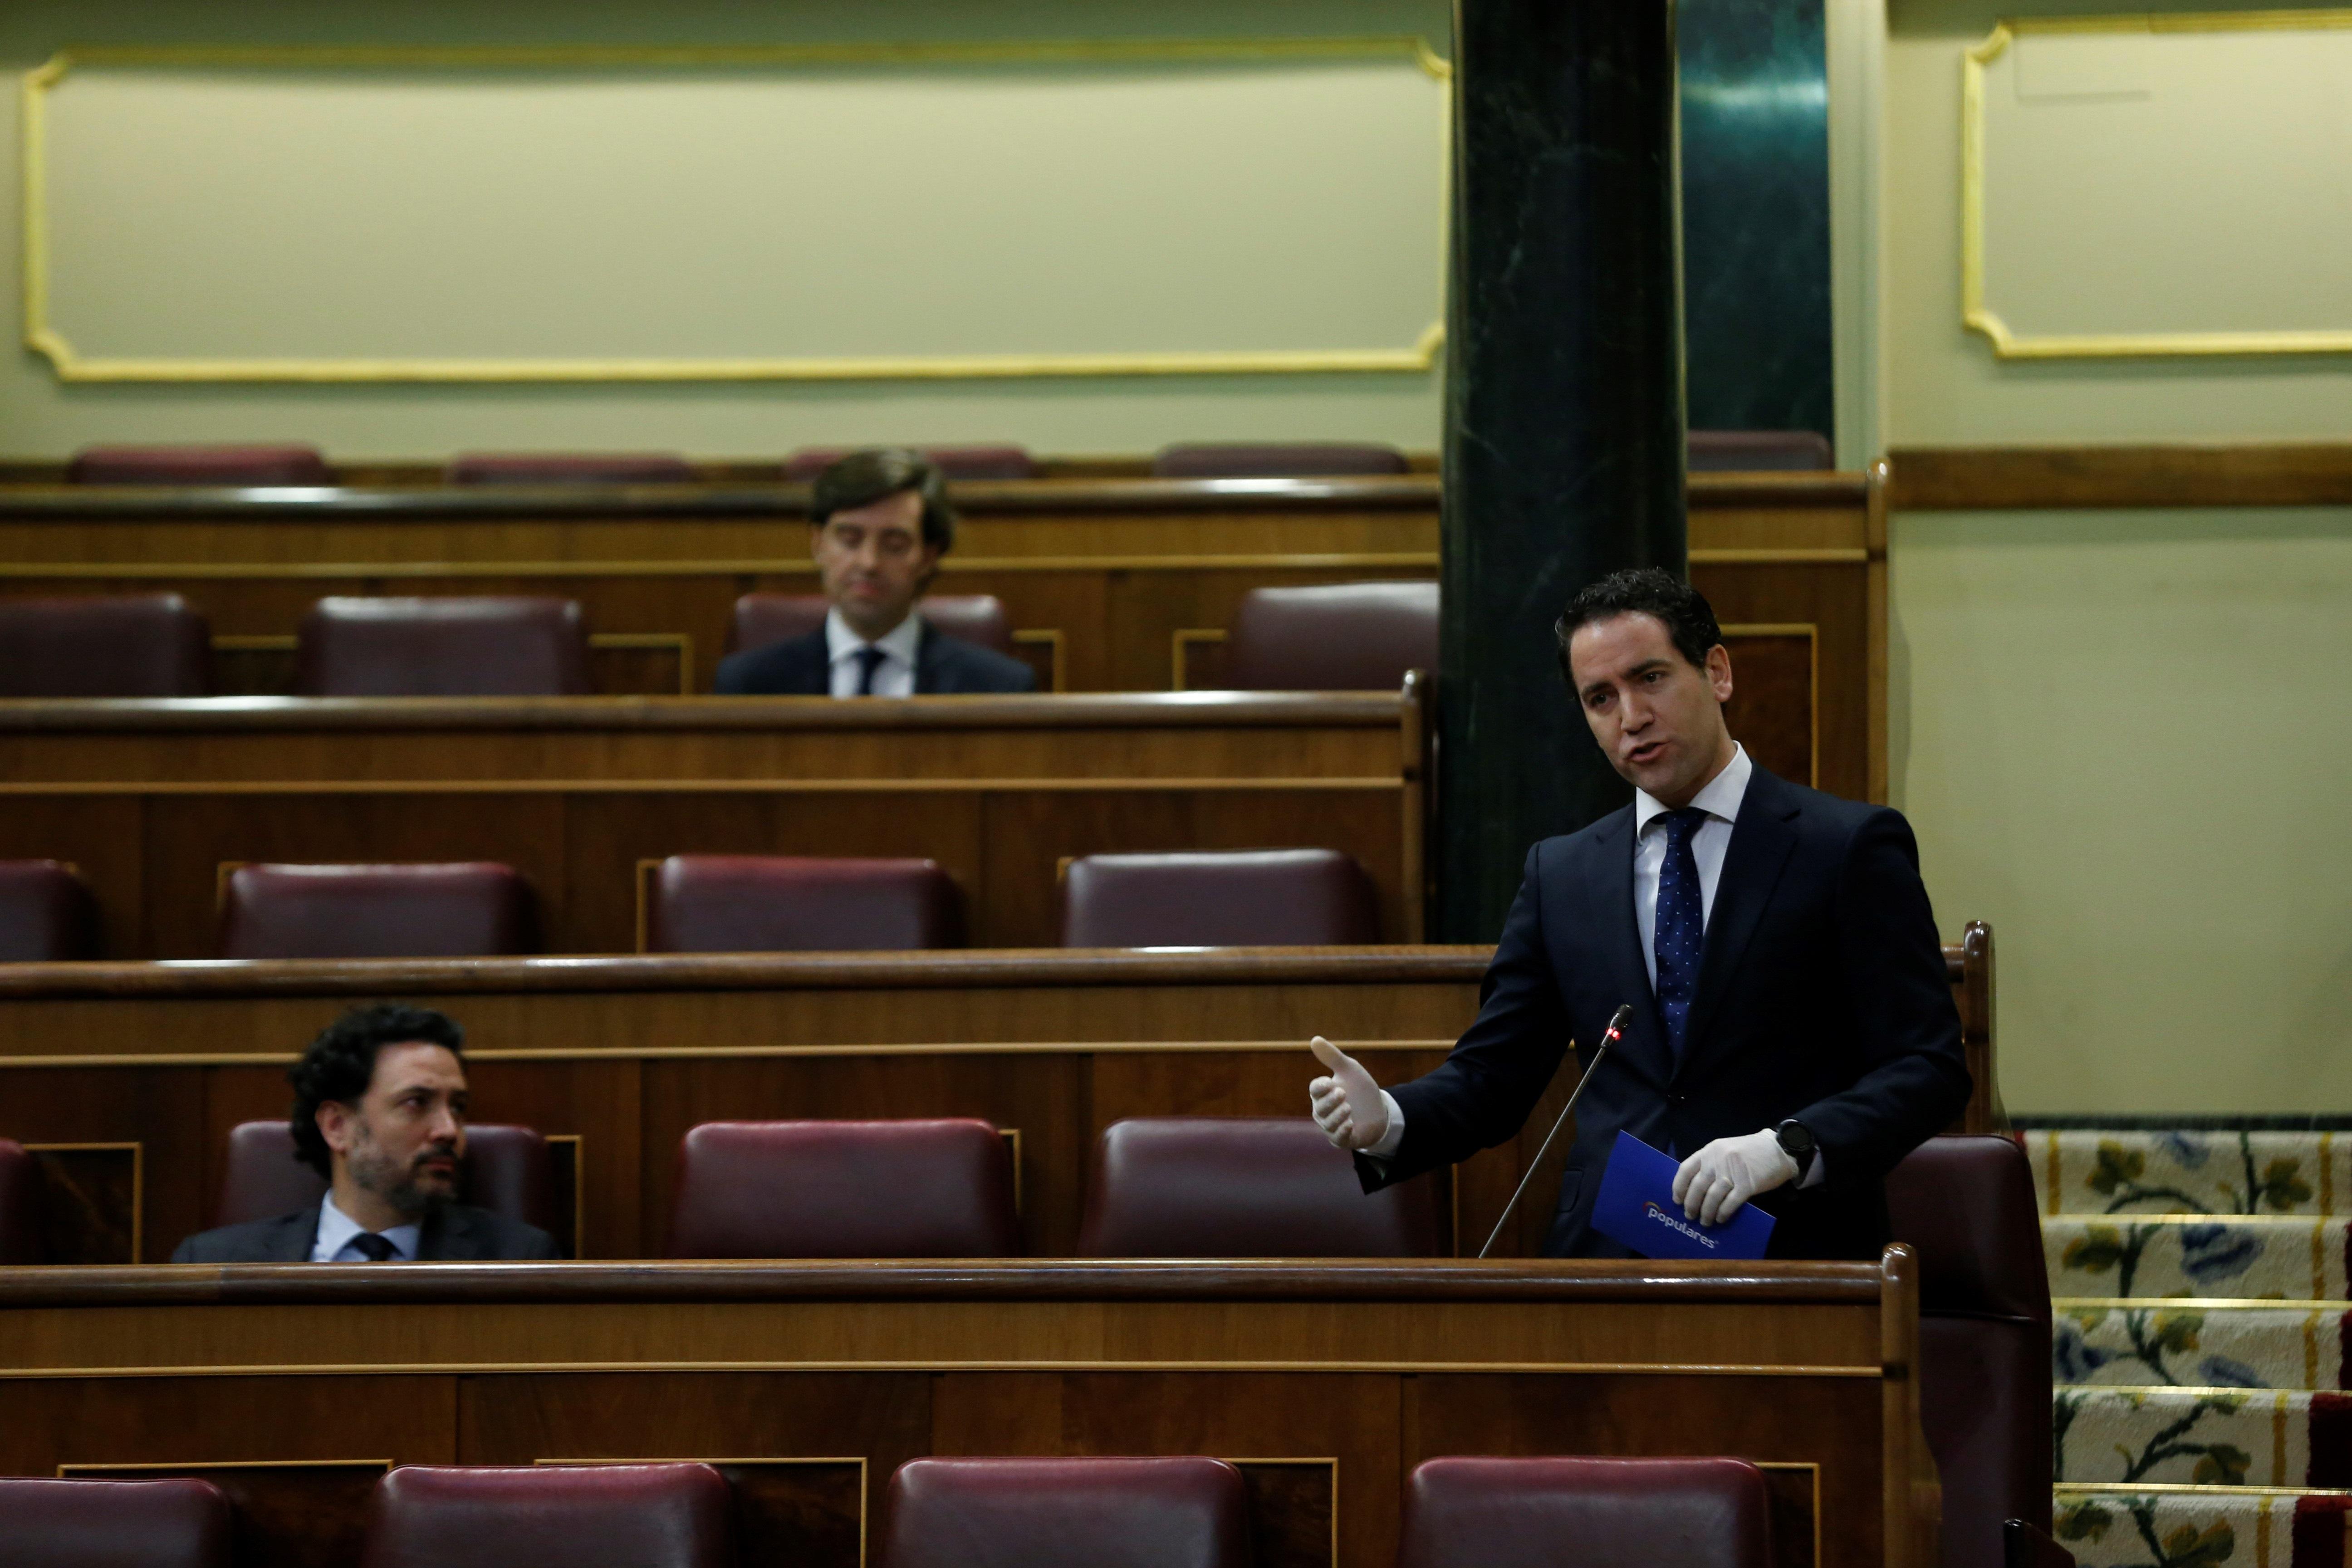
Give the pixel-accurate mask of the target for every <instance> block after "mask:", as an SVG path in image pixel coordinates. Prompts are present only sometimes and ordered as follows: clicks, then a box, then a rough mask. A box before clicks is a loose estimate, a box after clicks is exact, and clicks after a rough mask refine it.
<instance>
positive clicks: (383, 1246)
mask: <svg viewBox="0 0 2352 1568" xmlns="http://www.w3.org/2000/svg"><path fill="white" fill-rule="evenodd" d="M351 1244H352V1246H353V1247H358V1248H359V1249H360V1251H361V1252H362V1253H363V1254H365V1255H366V1257H367V1260H368V1261H369V1262H370V1263H390V1262H391V1261H392V1260H393V1259H394V1258H398V1257H399V1256H400V1248H398V1247H394V1246H393V1244H392V1243H390V1242H389V1241H386V1240H385V1239H384V1238H383V1237H380V1236H378V1235H377V1234H376V1233H375V1232H373V1231H372V1230H363V1231H362V1232H360V1233H359V1234H358V1235H357V1236H355V1237H352V1241H351Z"/></svg>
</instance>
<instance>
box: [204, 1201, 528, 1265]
mask: <svg viewBox="0 0 2352 1568" xmlns="http://www.w3.org/2000/svg"><path fill="white" fill-rule="evenodd" d="M318 1238H319V1205H317V1204H312V1205H310V1207H309V1208H306V1209H298V1210H297V1211H295V1212H294V1213H292V1214H282V1215H278V1217H277V1218H276V1219H257V1220H248V1221H247V1222H246V1223H245V1224H243V1225H225V1226H221V1227H220V1228H219V1229H218V1230H206V1231H199V1232H197V1233H196V1234H195V1235H194V1236H192V1237H188V1239H187V1240H185V1241H184V1242H182V1243H180V1247H179V1250H178V1251H176V1252H174V1253H173V1254H172V1261H173V1262H174V1263H308V1262H309V1261H310V1247H311V1245H312V1243H314V1242H316V1241H317V1240H318ZM561 1257H562V1253H559V1252H558V1251H556V1250H555V1238H554V1237H551V1236H550V1235H548V1234H547V1232H545V1231H543V1230H541V1229H540V1228H539V1227H538V1226H535V1225H525V1224H523V1223H522V1222H521V1221H520V1220H511V1219H508V1218H506V1217H505V1216H504V1215H495V1214H492V1213H491V1212H490V1211H489V1210H488V1209H478V1208H476V1207H474V1206H473V1205H470V1204H449V1205H445V1206H443V1207H442V1208H440V1209H438V1210H436V1211H435V1213H434V1214H433V1215H430V1216H429V1217H428V1218H427V1219H426V1220H425V1231H424V1234H423V1235H421V1236H420V1237H417V1241H416V1260H417V1261H418V1262H419V1263H492V1262H500V1261H528V1260H536V1259H542V1258H549V1259H551V1258H561Z"/></svg>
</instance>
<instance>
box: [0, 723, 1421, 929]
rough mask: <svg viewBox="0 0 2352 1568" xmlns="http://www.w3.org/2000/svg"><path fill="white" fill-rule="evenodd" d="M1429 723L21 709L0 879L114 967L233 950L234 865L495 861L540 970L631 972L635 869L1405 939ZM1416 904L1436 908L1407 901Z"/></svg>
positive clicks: (0, 842)
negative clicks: (1190, 872)
mask: <svg viewBox="0 0 2352 1568" xmlns="http://www.w3.org/2000/svg"><path fill="white" fill-rule="evenodd" d="M1423 717H1424V710H1423V705H1422V704H1421V703H1420V702H1419V701H1418V700H1417V699H1415V698H1414V697H1412V695H1411V694H1401V695H1399V696H1394V697H1384V696H1378V695H1369V694H1353V695H1332V696H1295V695H1294V696H1284V695H1249V694H1231V693H1229V694H1222V695H1208V694H1203V695H1197V696H1191V697H1179V696H1174V695H1168V696H1145V695H1128V696H1095V697H1060V698H1012V699H992V698H955V697H944V698H921V699H917V700H914V701H912V702H905V703H887V704H886V703H836V702H834V701H831V700H827V699H824V698H741V699H738V698H727V699H718V698H670V699H658V698H648V699H635V700H625V699H569V700H565V699H545V700H541V699H526V700H504V699H478V700H457V701H397V700H393V701H386V700H314V701H304V700H293V699H287V700H268V699H260V700H248V701H244V702H232V703H224V702H219V701H213V700H190V701H152V702H101V703H88V702H54V701H52V702H40V701H32V702H26V701H16V702H0V736H5V744H0V795H5V797H6V800H7V803H8V805H9V807H10V809H9V811H7V812H5V813H0V818H6V819H9V820H8V821H7V826H5V827H0V853H15V854H21V855H26V856H46V857H50V858H58V859H62V860H69V861H73V862H75V863H77V864H78V865H79V867H80V868H81V870H82V874H83V876H84V878H85V879H87V880H88V881H89V883H90V885H91V887H92V888H93V889H95V890H96V892H97V894H98V899H99V903H100V910H101V911H102V914H103V918H104V923H105V928H106V933H107V942H108V944H109V951H110V952H111V953H112V954H113V955H115V956H118V957H125V958H201V957H206V956H209V955H211V954H212V953H214V952H217V951H218V947H217V942H218V938H217V935H216V928H217V910H216V902H217V889H218V885H219V880H220V872H221V868H222V867H223V866H224V865H226V864H230V863H235V862H243V861H254V860H289V861H314V862H315V861H325V862H338V861H378V860H497V861H503V862H505V863H506V864H508V865H511V866H513V867H515V868H517V869H518V870H520V871H521V872H522V873H523V875H524V876H525V877H526V878H528V879H530V884H531V886H532V888H533V889H535V891H536V893H537V896H538V900H539V904H540V911H541V927H542V931H543V936H544V942H545V946H546V947H547V948H548V950H550V951H552V952H629V951H632V950H633V949H634V948H635V945H636V941H637V931H638V923H637V908H636V900H637V880H636V878H635V874H634V872H635V867H636V865H637V863H638V862H639V861H641V860H647V859H658V858H661V857H663V856H666V855H672V854H684V853H736V854H781V855H791V854H802V855H882V856H919V857H927V858H932V859H936V860H938V861H939V862H940V864H941V865H943V866H944V867H946V868H948V870H949V871H950V873H951V874H953V875H954V876H955V878H956V879H957V880H958V882H959V883H960V884H961V886H962V888H963V889H964V892H965V895H966V897H967V899H968V900H969V903H970V909H971V920H970V931H971V940H972V941H973V942H976V943H978V944H980V945H982V946H990V947H1027V946H1044V945H1046V944H1048V943H1051V942H1055V941H1056V940H1057V939H1058V936H1059V931H1060V920H1059V910H1058V899H1057V892H1056V888H1055V868H1056V866H1057V865H1058V863H1059V862H1060V861H1062V860H1063V859H1065V858H1068V857H1071V856H1076V855H1086V854H1091V853H1095V852H1097V851H1106V850H1156V849H1179V848H1274V847H1326V848H1332V849H1339V850H1343V851H1345V852H1347V853H1349V854H1351V855H1353V856H1355V857H1356V858H1357V859H1358V860H1360V861H1361V862H1362V863H1363V865H1364V867H1365V868H1366V869H1367V870H1368V871H1369V872H1370V875H1371V878H1372V882H1373V885H1374V887H1375V888H1376V889H1378V890H1379V894H1380V900H1381V926H1382V930H1383V932H1384V934H1385V935H1386V936H1387V937H1389V938H1390V939H1391V940H1403V941H1412V940H1416V939H1417V938H1418V937H1419V935H1420V932H1421V929H1422V924H1421V922H1422V910H1423V901H1422V898H1421V897H1420V896H1419V889H1418V888H1417V886H1416V884H1417V883H1418V882H1419V881H1420V879H1421V878H1420V875H1419V873H1420V871H1421V868H1422V856H1421V847H1420V846H1421V839H1422V836H1423V832H1424V831H1425V826H1424V824H1423V820H1422V796H1421V793H1420V789H1419V784H1420V778H1419V772H1420V756H1421V750H1422V742H1421V739H1420V737H1421V728H1420V726H1421V725H1422V723H1423ZM1409 886H1413V887H1415V891H1414V893H1413V894H1412V895H1410V896H1409V894H1408V888H1409Z"/></svg>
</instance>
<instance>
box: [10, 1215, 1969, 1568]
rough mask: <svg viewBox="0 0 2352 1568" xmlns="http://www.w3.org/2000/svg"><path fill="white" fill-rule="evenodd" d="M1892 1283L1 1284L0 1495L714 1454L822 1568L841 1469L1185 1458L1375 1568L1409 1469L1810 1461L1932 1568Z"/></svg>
mask: <svg viewBox="0 0 2352 1568" xmlns="http://www.w3.org/2000/svg"><path fill="white" fill-rule="evenodd" d="M1908 1261H1909V1260H1908V1256H1907V1254H1906V1253H1903V1252H1901V1251H1900V1250H1897V1251H1895V1252H1892V1253H1890V1254H1889V1257H1888V1259H1887V1261H1886V1262H1885V1264H1884V1265H1869V1264H1764V1265H1745V1266H1730V1265H1725V1266H1717V1265H1689V1266H1658V1265H1652V1264H1646V1263H1639V1262H1633V1263H1570V1264H1557V1263H1553V1264H1496V1265H1489V1266H1485V1267H1481V1268H1465V1267H1464V1266H1462V1265H1458V1264H1423V1265H1409V1264H1408V1265H1397V1264H1377V1265H1376V1264H1364V1263H1347V1262H1334V1263H1329V1264H1323V1265H1316V1266H1306V1265H1300V1264H1281V1263H1268V1264H1234V1263H1198V1264H1189V1263H1138V1264H1120V1265H1115V1266H1114V1265H1081V1264H1048V1263H1013V1264H982V1265H955V1266H933V1265H919V1264H902V1263H877V1264H865V1265H854V1266H843V1265H790V1264H761V1265H750V1266H734V1267H724V1268H720V1267H713V1266H699V1265H650V1266H641V1267H636V1268H627V1269H615V1268H604V1267H599V1266H594V1265H569V1266H566V1265H553V1266H520V1267H514V1266H509V1267H504V1268H498V1267H485V1266H478V1265H462V1264H460V1265H442V1266H436V1267H430V1268H402V1269H385V1270H366V1271H359V1270H348V1271H347V1270H335V1271H326V1270H311V1269H307V1268H270V1267H240V1268H219V1269H215V1268H200V1269H199V1268H183V1269H173V1270H160V1269H129V1268H125V1269H113V1270H58V1269H47V1270H42V1269H12V1270H5V1271H0V1369H6V1370H0V1394H5V1397H6V1399H7V1400H8V1402H9V1407H10V1411H11V1420H10V1421H9V1422H7V1423H5V1424H0V1472H5V1473H11V1474H20V1475H42V1474H51V1473H54V1472H55V1471H56V1469H57V1468H58V1466H59V1465H60V1464H77V1465H116V1466H120V1465H126V1464H149V1465H156V1464H161V1465H169V1466H172V1467H174V1468H179V1469H182V1470H184V1471H188V1472H196V1471H206V1472H207V1473H209V1468H211V1467H218V1466H221V1465H222V1464H224V1462H229V1461H238V1460H247V1461H251V1460H261V1461H265V1462H266V1463H268V1465H270V1466H273V1467H278V1468H282V1469H284V1470H285V1471H287V1472H288V1473H289V1474H290V1473H291V1472H292V1471H293V1470H294V1468H295V1465H294V1462H295V1461H299V1460H304V1459H341V1460H363V1459H383V1458H395V1459H400V1460H404V1461H410V1462H414V1461H417V1460H427V1461H436V1462H444V1463H446V1462H452V1461H455V1462H465V1463H506V1464H522V1463H533V1462H539V1461H549V1460H552V1461H563V1460H583V1459H627V1458H698V1459H709V1460H712V1461H719V1462H721V1463H722V1467H723V1468H725V1469H726V1470H728V1471H729V1473H730V1475H731V1477H732V1478H733V1479H734V1480H735V1481H736V1484H737V1486H738V1488H739V1492H738V1502H739V1510H741V1513H743V1514H749V1515H750V1516H751V1518H752V1519H754V1520H755V1521H758V1523H759V1526H760V1528H761V1530H762V1531H765V1532H766V1535H765V1537H764V1538H766V1539H772V1540H774V1541H777V1542H792V1543H793V1548H794V1551H793V1555H794V1560H800V1561H808V1562H811V1563H823V1564H825V1565H827V1568H834V1565H838V1568H849V1564H850V1563H853V1562H855V1561H856V1559H855V1557H854V1556H853V1555H851V1552H850V1530H849V1527H848V1526H849V1519H848V1502H849V1498H850V1495H851V1493H850V1481H851V1476H852V1465H853V1464H854V1463H855V1462H856V1461H858V1460H862V1461H864V1479H865V1518H866V1530H867V1532H868V1534H869V1536H870V1535H871V1534H872V1533H873V1532H874V1531H877V1529H878V1528H879V1527H880V1525H881V1523H882V1521H881V1520H880V1518H879V1514H880V1510H881V1500H882V1498H883V1495H884V1493H885V1490H886V1487H887V1477H888V1475H889V1473H890V1471H891V1470H892V1469H893V1468H895V1467H896V1466H897V1465H898V1464H901V1463H903V1462H905V1461H906V1460H907V1459H909V1458H917V1457H920V1456H923V1455H928V1454H938V1455H990V1454H1005V1455H1028V1454H1039V1455H1087V1454H1103V1455H1113V1454H1153V1453H1205V1454H1212V1455H1216V1456H1219V1457H1223V1458H1228V1459H1231V1460H1233V1461H1234V1462H1235V1463H1237V1464H1238V1465H1240V1466H1241V1467H1242V1468H1243V1470H1244V1476H1245V1478H1246V1479H1248V1483H1249V1489H1250V1495H1251V1499H1252V1503H1253V1510H1254V1513H1255V1521H1254V1524H1255V1531H1256V1534H1257V1539H1258V1542H1259V1545H1260V1550H1261V1554H1262V1555H1263V1556H1264V1558H1265V1561H1266V1562H1267V1563H1269V1564H1290V1563H1297V1564H1300V1565H1301V1568H1304V1564H1306V1563H1308V1562H1310V1561H1312V1562H1315V1563H1318V1565H1319V1563H1323V1562H1327V1561H1330V1560H1331V1557H1330V1555H1329V1553H1330V1552H1331V1547H1330V1544H1329V1542H1330V1540H1331V1537H1330V1534H1329V1533H1328V1532H1329V1531H1330V1530H1331V1522H1332V1521H1333V1520H1334V1519H1336V1521H1337V1553H1336V1556H1337V1562H1338V1563H1340V1564H1343V1565H1345V1568H1387V1565H1388V1564H1389V1563H1392V1562H1393V1561H1394V1553H1395V1550H1396V1542H1397V1534H1398V1528H1399V1522H1400V1519H1401V1503H1402V1487H1403V1483H1404V1480H1405V1478H1406V1476H1407V1474H1408V1473H1409V1472H1410V1470H1411V1468H1412V1466H1413V1465H1414V1464H1415V1463H1418V1462H1419V1461H1420V1460H1421V1459H1423V1458H1429V1457H1433V1456H1436V1455H1440V1454H1528V1453H1591V1454H1687V1453H1723V1452H1730V1453H1741V1454H1747V1455H1749V1456H1750V1457H1753V1458H1759V1459H1761V1460H1764V1461H1767V1462H1769V1463H1776V1464H1779V1465H1782V1466H1799V1467H1802V1466H1811V1467H1818V1474H1819V1477H1820V1481H1821V1487H1820V1493H1819V1495H1820V1499H1821V1508H1820V1510H1819V1513H1818V1515H1815V1514H1814V1513H1813V1512H1812V1510H1811V1496H1812V1494H1811V1488H1810V1485H1809V1484H1805V1485H1791V1486H1788V1487H1783V1488H1778V1489H1776V1498H1779V1499H1780V1508H1779V1509H1778V1510H1777V1512H1778V1514H1779V1515H1781V1516H1790V1510H1801V1512H1800V1513H1798V1514H1796V1515H1795V1516H1793V1517H1781V1518H1780V1525H1781V1528H1782V1529H1783V1530H1784V1531H1790V1533H1792V1534H1794V1535H1796V1536H1798V1537H1799V1538H1802V1536H1803V1535H1804V1534H1805V1533H1806V1531H1808V1529H1809V1527H1811V1526H1812V1525H1814V1524H1815V1523H1816V1522H1818V1524H1819V1525H1820V1527H1821V1528H1822V1532H1823V1533H1822V1548H1823V1549H1822V1556H1821V1561H1822V1563H1825V1564H1829V1565H1832V1568H1850V1565H1851V1568H1860V1565H1861V1564H1864V1563H1885V1564H1890V1565H1893V1568H1926V1563H1927V1561H1928V1559H1927V1557H1926V1556H1925V1555H1924V1554H1923V1552H1922V1547H1923V1546H1924V1544H1925V1542H1927V1539H1928V1536H1927V1528H1925V1527H1926V1526H1927V1523H1928V1521H1931V1520H1932V1513H1933V1497H1932V1482H1931V1483H1930V1484H1929V1486H1928V1488H1927V1490H1925V1491H1920V1490H1917V1489H1913V1488H1912V1487H1911V1486H1909V1485H1908V1484H1906V1485H1901V1486H1892V1487H1890V1486H1889V1485H1887V1480H1888V1478H1889V1477H1890V1476H1896V1477H1901V1478H1904V1479H1906V1482H1907V1479H1908V1478H1909V1475H1910V1470H1909V1465H1910V1461H1911V1455H1912V1453H1913V1451H1914V1449H1915V1447H1917V1446H1918V1427H1917V1412H1916V1394H1915V1391H1916V1367H1915V1364H1914V1363H1913V1361H1912V1360H1911V1346H1912V1342H1913V1340H1914V1338H1915V1337H1916V1336H1915V1335H1914V1334H1913V1333H1912V1332H1911V1329H1912V1328H1913V1327H1915V1326H1916V1313H1917V1302H1916V1287H1915V1284H1914V1282H1913V1279H1912V1276H1911V1273H1910V1270H1909V1268H1908V1267H1907V1266H1908ZM810 1461H816V1462H814V1463H812V1462H810ZM1792 1473H1793V1474H1796V1475H1800V1476H1803V1477H1804V1478H1805V1479H1806V1481H1807V1482H1808V1483H1809V1482H1810V1479H1811V1473H1812V1472H1809V1471H1806V1470H1802V1469H1799V1470H1795V1471H1793V1472H1792ZM330 1495H331V1492H330V1489H329V1488H327V1487H325V1486H323V1485H322V1486H314V1487H312V1488H311V1489H310V1491H309V1493H308V1500H309V1501H310V1504H311V1505H312V1506H313V1507H314V1508H315V1507H320V1506H323V1505H324V1504H326V1502H327V1500H329V1498H330ZM338 1517H339V1518H340V1519H341V1520H344V1521H355V1520H357V1519H358V1518H359V1517H360V1515H359V1514H358V1512H357V1510H356V1508H355V1506H354V1505H352V1503H351V1502H349V1501H348V1500H346V1501H345V1502H344V1503H343V1504H342V1505H341V1511H340V1513H339V1515H338ZM739 1517H740V1515H739ZM244 1522H245V1523H246V1524H247V1528H248V1530H250V1529H252V1528H253V1526H254V1524H255V1522H256V1521H252V1520H247V1521H244ZM264 1522H266V1521H264ZM319 1522H320V1521H319V1520H318V1518H317V1516H316V1515H313V1516H312V1517H311V1520H310V1522H309V1523H308V1524H306V1525H305V1526H304V1529H305V1530H306V1531H308V1533H309V1538H310V1539H314V1540H315V1539H316V1538H317V1536H318V1533H319ZM294 1539H295V1535H294V1532H291V1531H282V1530H281V1532H280V1534H279V1535H278V1537H277V1538H276V1540H275V1542H274V1543H273V1546H272V1549H273V1550H283V1549H284V1547H285V1545H286V1543H287V1542H289V1541H293V1540H294ZM1318 1548H1319V1550H1318ZM288 1560H289V1561H291V1560H298V1559H288ZM299 1560H301V1561H307V1559H299ZM1794 1560H1795V1561H1798V1562H1803V1561H1806V1560H1807V1556H1806V1554H1795V1556H1794Z"/></svg>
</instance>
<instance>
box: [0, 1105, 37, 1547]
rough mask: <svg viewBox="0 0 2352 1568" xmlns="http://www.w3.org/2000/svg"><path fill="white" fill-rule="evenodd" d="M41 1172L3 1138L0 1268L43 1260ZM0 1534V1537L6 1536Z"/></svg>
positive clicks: (0, 1148) (21, 1149) (0, 1152)
mask: <svg viewBox="0 0 2352 1568" xmlns="http://www.w3.org/2000/svg"><path fill="white" fill-rule="evenodd" d="M40 1190H41V1172H40V1167H39V1166H37V1165H36V1164H35V1163H33V1156H32V1154H31V1153H30V1152H27V1151H26V1148H25V1146H24V1145H23V1144H22V1143H12V1142H9V1141H8V1140H7V1139H5V1138H0V1267H6V1266H10V1265H15V1264H19V1263H39V1262H42V1261H44V1259H45V1258H46V1257H47V1248H46V1247H43V1246H42V1244H41V1204H40ZM0 1534H5V1531H0Z"/></svg>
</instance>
